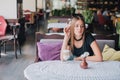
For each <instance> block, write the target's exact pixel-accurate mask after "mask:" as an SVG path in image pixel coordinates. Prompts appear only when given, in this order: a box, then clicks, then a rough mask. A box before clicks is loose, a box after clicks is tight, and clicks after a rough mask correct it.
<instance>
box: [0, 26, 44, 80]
mask: <svg viewBox="0 0 120 80" xmlns="http://www.w3.org/2000/svg"><path fill="white" fill-rule="evenodd" d="M39 31H41V32H44V28H40V30H39ZM34 34H35V30H34V29H28V31H27V32H26V36H27V38H26V42H25V44H24V46H23V47H22V55H20V54H19V50H18V52H17V53H18V59H16V58H15V55H14V52H13V50H10V51H7V53H6V54H5V53H3V51H2V57H1V58H0V80H26V78H25V77H24V69H25V68H26V67H27V66H28V65H30V64H32V63H34V59H35V52H36V51H35V35H34ZM11 47H12V46H11Z"/></svg>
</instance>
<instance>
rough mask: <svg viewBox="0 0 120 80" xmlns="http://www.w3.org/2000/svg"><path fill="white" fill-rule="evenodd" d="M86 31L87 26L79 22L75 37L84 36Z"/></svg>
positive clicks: (76, 25) (75, 28) (75, 29)
mask: <svg viewBox="0 0 120 80" xmlns="http://www.w3.org/2000/svg"><path fill="white" fill-rule="evenodd" d="M84 30H85V25H84V23H83V21H82V20H77V21H76V23H75V27H74V34H75V36H82V34H83V33H84Z"/></svg>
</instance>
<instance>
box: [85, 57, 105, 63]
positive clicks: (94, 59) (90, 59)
mask: <svg viewBox="0 0 120 80" xmlns="http://www.w3.org/2000/svg"><path fill="white" fill-rule="evenodd" d="M86 60H88V61H96V62H102V61H103V59H102V57H97V56H88V57H87V58H86Z"/></svg>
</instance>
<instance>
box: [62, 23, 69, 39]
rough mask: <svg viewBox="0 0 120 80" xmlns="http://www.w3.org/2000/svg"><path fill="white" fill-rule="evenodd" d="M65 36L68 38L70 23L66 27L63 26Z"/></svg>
mask: <svg viewBox="0 0 120 80" xmlns="http://www.w3.org/2000/svg"><path fill="white" fill-rule="evenodd" d="M63 32H64V34H65V37H67V38H68V39H69V38H70V25H68V26H67V27H65V28H64V30H63Z"/></svg>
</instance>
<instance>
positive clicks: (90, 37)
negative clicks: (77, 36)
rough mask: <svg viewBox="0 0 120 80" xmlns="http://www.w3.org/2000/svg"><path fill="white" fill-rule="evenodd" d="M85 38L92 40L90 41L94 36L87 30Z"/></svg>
mask: <svg viewBox="0 0 120 80" xmlns="http://www.w3.org/2000/svg"><path fill="white" fill-rule="evenodd" d="M85 38H86V39H87V40H92V41H94V40H95V38H94V37H93V35H92V34H91V33H89V32H86V33H85Z"/></svg>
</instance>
